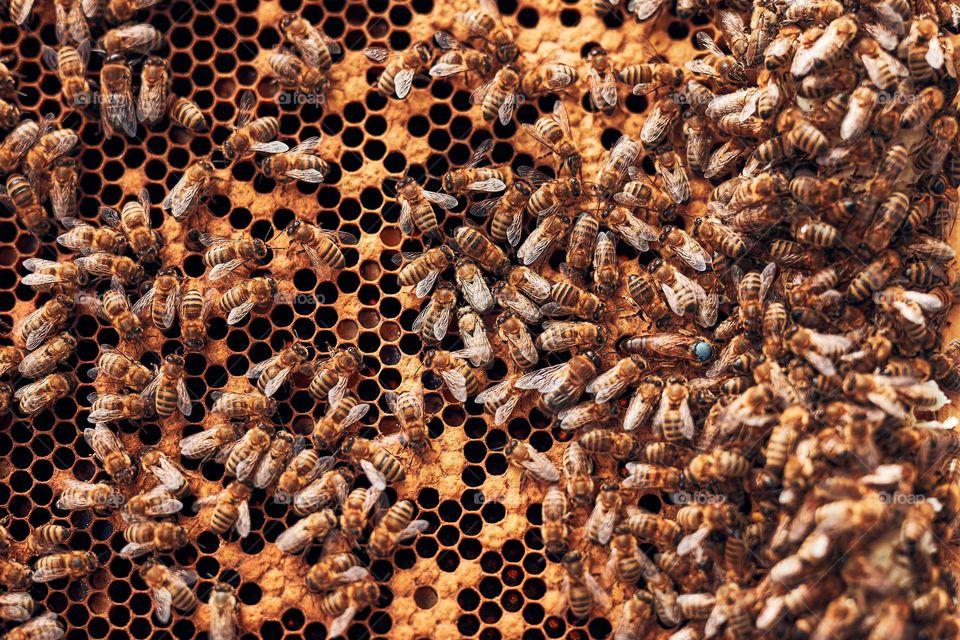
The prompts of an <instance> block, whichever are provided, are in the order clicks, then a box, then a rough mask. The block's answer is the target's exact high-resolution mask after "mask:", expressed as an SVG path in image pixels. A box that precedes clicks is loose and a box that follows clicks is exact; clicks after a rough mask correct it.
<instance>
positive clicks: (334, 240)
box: [286, 218, 357, 277]
mask: <svg viewBox="0 0 960 640" xmlns="http://www.w3.org/2000/svg"><path fill="white" fill-rule="evenodd" d="M286 234H287V236H288V237H289V238H290V243H291V244H294V243H296V244H297V245H298V246H299V248H300V249H301V250H302V251H303V253H305V254H306V256H307V258H308V259H309V260H310V264H311V265H313V268H314V270H315V271H316V272H317V274H318V275H320V276H323V277H329V275H330V273H331V272H332V270H334V269H343V268H344V267H345V266H346V264H347V261H346V258H345V257H344V255H343V251H342V250H341V247H343V246H344V245H354V244H357V237H356V236H354V235H353V234H351V233H347V232H346V231H327V230H326V229H322V228H320V227H319V226H317V225H315V224H311V223H309V222H307V221H305V220H300V219H299V218H298V219H296V220H294V221H293V222H291V223H290V224H289V225H287V228H286Z"/></svg>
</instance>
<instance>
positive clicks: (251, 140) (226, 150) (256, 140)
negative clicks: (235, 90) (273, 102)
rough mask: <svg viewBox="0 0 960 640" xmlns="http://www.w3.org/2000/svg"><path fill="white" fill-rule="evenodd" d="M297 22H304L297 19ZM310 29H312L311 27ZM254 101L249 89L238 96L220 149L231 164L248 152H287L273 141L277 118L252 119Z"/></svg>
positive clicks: (277, 123)
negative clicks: (226, 134) (229, 129)
mask: <svg viewBox="0 0 960 640" xmlns="http://www.w3.org/2000/svg"><path fill="white" fill-rule="evenodd" d="M297 22H306V21H303V20H299V19H298V20H297ZM307 24H309V23H307ZM310 28H311V29H313V27H312V25H311V26H310ZM255 101H256V96H255V95H254V93H253V91H250V90H249V89H247V90H246V91H244V92H242V93H241V94H240V101H239V104H238V105H237V117H236V118H235V119H234V121H233V126H232V130H231V131H230V135H229V136H228V137H227V139H226V140H224V142H223V146H222V147H221V148H222V150H223V155H224V157H225V158H226V159H227V160H229V161H231V162H233V161H234V160H237V159H239V158H242V157H243V156H245V155H246V154H248V153H250V152H254V153H257V152H259V153H284V152H286V151H288V150H289V147H288V146H287V145H286V144H285V143H283V142H279V141H276V140H273V139H274V138H276V137H277V134H278V133H279V132H280V121H279V120H277V118H275V117H273V116H266V117H262V118H254V117H253V113H254V111H253V108H254V103H255Z"/></svg>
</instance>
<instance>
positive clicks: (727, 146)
mask: <svg viewBox="0 0 960 640" xmlns="http://www.w3.org/2000/svg"><path fill="white" fill-rule="evenodd" d="M742 153H743V147H741V146H740V145H738V144H736V143H734V141H732V140H728V141H727V142H725V143H723V145H722V146H721V147H720V148H719V149H717V150H716V151H714V152H713V154H712V155H711V156H710V160H709V161H708V162H707V166H706V167H704V169H703V177H704V178H715V177H716V176H719V175H722V174H723V173H726V171H727V170H729V169H730V166H731V164H732V163H733V162H735V161H736V160H737V158H739V157H740V155H741V154H742ZM744 174H746V171H744ZM684 178H686V175H684ZM689 186H690V184H689V182H688V183H687V187H688V188H689Z"/></svg>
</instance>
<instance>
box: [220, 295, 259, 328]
mask: <svg viewBox="0 0 960 640" xmlns="http://www.w3.org/2000/svg"><path fill="white" fill-rule="evenodd" d="M256 304H257V301H256V300H247V301H246V302H244V303H242V304H240V305H238V306H236V307H234V308H233V309H231V310H230V313H229V314H227V324H231V325H233V324H237V323H238V322H240V321H241V320H243V319H244V318H246V317H247V314H249V313H250V312H251V311H252V310H253V308H254V307H255V306H256Z"/></svg>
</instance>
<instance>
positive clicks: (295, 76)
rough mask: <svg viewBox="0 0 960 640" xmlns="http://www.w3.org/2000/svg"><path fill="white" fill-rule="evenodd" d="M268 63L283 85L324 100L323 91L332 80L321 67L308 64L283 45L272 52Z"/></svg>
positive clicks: (268, 57)
mask: <svg viewBox="0 0 960 640" xmlns="http://www.w3.org/2000/svg"><path fill="white" fill-rule="evenodd" d="M267 64H268V65H269V66H270V71H271V72H272V74H273V75H274V76H276V78H277V81H278V82H279V83H280V84H281V85H283V86H285V87H293V88H295V89H296V90H298V91H302V92H303V93H305V94H308V95H311V96H315V97H316V99H317V100H319V101H322V100H323V92H324V91H326V89H327V87H328V86H329V85H330V80H329V79H328V78H327V76H326V74H325V72H324V71H323V70H321V69H320V68H318V67H315V66H311V65H309V64H307V63H306V62H305V61H304V60H302V59H301V58H300V57H299V56H297V55H296V54H295V53H293V52H292V51H289V50H287V49H285V48H283V47H280V48H279V49H276V50H274V51H271V52H270V54H269V55H268V56H267Z"/></svg>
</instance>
